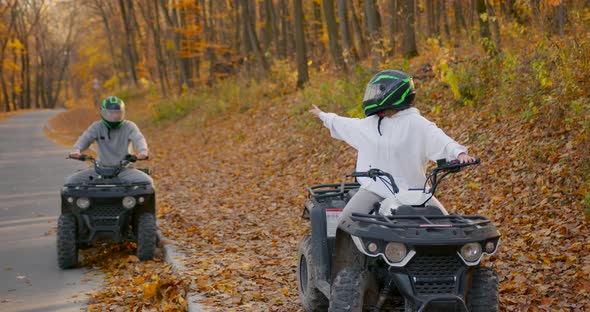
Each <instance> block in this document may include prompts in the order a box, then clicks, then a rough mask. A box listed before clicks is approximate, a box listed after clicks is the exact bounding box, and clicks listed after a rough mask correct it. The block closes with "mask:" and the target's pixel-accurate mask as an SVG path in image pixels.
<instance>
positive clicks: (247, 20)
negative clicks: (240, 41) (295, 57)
mask: <svg viewBox="0 0 590 312" xmlns="http://www.w3.org/2000/svg"><path fill="white" fill-rule="evenodd" d="M241 1H242V18H243V20H244V28H245V30H246V32H247V34H248V40H249V41H250V46H251V47H252V50H253V51H254V55H255V56H256V58H257V59H258V62H260V65H261V66H262V74H263V75H264V76H266V75H267V73H268V71H269V70H270V68H269V66H268V63H267V62H266V57H265V56H264V53H262V50H261V49H260V44H259V42H258V36H257V35H256V31H255V28H254V21H253V20H252V17H251V15H250V10H249V5H248V0H241Z"/></svg>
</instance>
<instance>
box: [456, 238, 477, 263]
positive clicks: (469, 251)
mask: <svg viewBox="0 0 590 312" xmlns="http://www.w3.org/2000/svg"><path fill="white" fill-rule="evenodd" d="M461 256H462V257H463V259H465V261H467V262H475V261H477V260H479V258H480V257H481V244H480V243H467V244H465V245H463V247H461Z"/></svg>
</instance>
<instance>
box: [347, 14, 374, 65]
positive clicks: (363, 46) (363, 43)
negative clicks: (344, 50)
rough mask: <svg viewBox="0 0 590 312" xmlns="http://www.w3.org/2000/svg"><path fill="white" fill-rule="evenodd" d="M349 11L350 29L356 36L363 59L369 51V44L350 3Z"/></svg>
mask: <svg viewBox="0 0 590 312" xmlns="http://www.w3.org/2000/svg"><path fill="white" fill-rule="evenodd" d="M350 13H351V16H352V29H353V30H354V33H355V34H356V37H357V41H358V42H359V51H360V56H361V58H363V59H365V58H366V57H367V55H368V54H369V53H370V51H369V49H370V48H369V44H368V43H367V40H366V39H365V38H367V37H366V36H365V33H364V32H363V29H364V28H362V27H361V23H360V21H359V18H358V16H357V13H356V9H355V7H354V4H353V3H351V5H350Z"/></svg>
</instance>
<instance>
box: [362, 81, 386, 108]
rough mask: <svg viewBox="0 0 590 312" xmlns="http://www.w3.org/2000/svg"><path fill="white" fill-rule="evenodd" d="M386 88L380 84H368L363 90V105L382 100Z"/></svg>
mask: <svg viewBox="0 0 590 312" xmlns="http://www.w3.org/2000/svg"><path fill="white" fill-rule="evenodd" d="M386 89H387V88H386V87H385V85H384V84H382V83H369V84H368V85H367V89H366V90H365V96H364V97H363V103H368V102H374V101H379V100H380V99H382V98H383V96H384V95H385V93H386V91H387V90H386Z"/></svg>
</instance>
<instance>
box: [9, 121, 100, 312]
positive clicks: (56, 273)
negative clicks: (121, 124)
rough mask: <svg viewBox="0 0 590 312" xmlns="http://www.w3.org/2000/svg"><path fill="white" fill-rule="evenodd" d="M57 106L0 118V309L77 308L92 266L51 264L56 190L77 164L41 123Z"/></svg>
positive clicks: (92, 282)
mask: <svg viewBox="0 0 590 312" xmlns="http://www.w3.org/2000/svg"><path fill="white" fill-rule="evenodd" d="M56 113H58V111H49V110H47V111H37V112H31V113H26V114H21V115H16V116H13V117H11V118H8V119H5V120H0V311H2V312H8V311H19V312H25V311H26V312H33V311H34V312H37V311H39V312H40V311H44V312H45V311H47V312H50V311H79V310H80V308H81V307H83V306H84V305H85V303H86V302H87V296H86V293H88V292H89V291H90V290H92V288H94V287H96V285H97V282H96V280H97V279H98V278H97V277H94V278H92V276H93V275H95V272H92V271H89V270H87V269H75V270H68V271H62V270H60V269H59V268H58V266H57V259H56V246H55V244H56V236H55V227H56V225H57V221H56V220H57V216H58V215H59V208H60V199H59V190H60V188H61V185H63V183H64V181H65V177H66V176H67V175H69V174H71V173H72V172H74V171H75V170H76V169H78V168H81V166H83V164H82V163H79V162H74V161H68V160H66V159H65V156H66V155H67V153H68V149H67V148H65V147H63V146H60V145H58V144H56V143H54V142H53V141H51V140H50V139H48V138H46V137H45V135H44V132H43V128H44V126H45V124H46V122H47V120H49V119H50V118H51V117H52V116H54V115H55V114H56Z"/></svg>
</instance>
